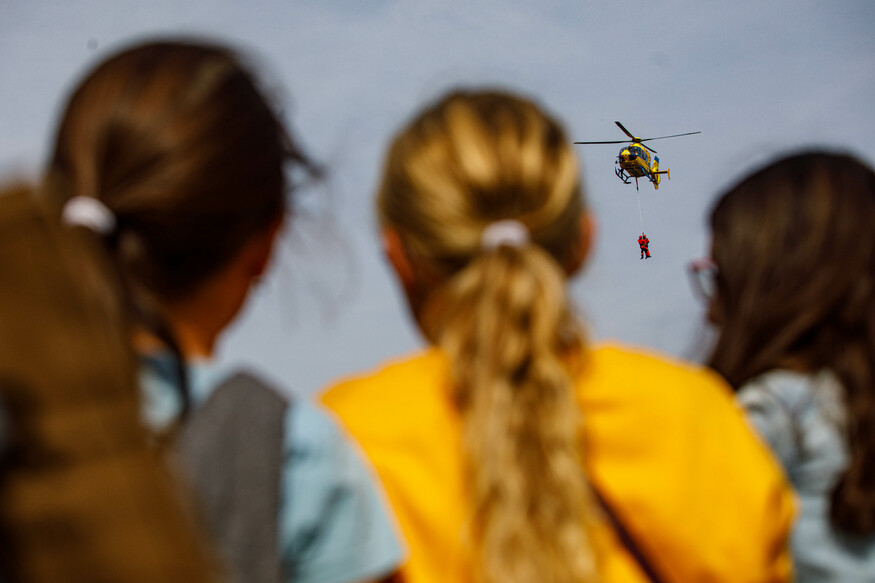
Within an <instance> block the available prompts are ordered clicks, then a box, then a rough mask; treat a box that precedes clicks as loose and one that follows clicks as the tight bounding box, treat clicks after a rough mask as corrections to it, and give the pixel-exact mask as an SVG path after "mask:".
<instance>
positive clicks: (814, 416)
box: [709, 152, 875, 583]
mask: <svg viewBox="0 0 875 583" xmlns="http://www.w3.org/2000/svg"><path fill="white" fill-rule="evenodd" d="M711 229H712V236H713V239H712V253H713V258H714V265H715V266H716V279H715V282H716V288H715V289H716V291H715V293H714V295H713V297H712V298H711V305H710V308H709V314H710V317H711V319H712V320H713V321H714V323H715V324H716V325H717V326H718V328H719V330H720V334H719V337H718V340H717V344H716V346H715V348H714V351H713V354H712V355H711V358H710V364H711V366H713V367H714V368H715V369H716V370H717V371H718V372H720V373H721V374H722V375H723V376H725V377H726V379H727V380H728V381H729V382H730V383H731V384H732V386H733V387H736V389H737V390H738V399H739V401H740V402H741V404H742V405H743V406H744V407H745V409H746V410H747V412H748V415H749V416H750V419H751V421H752V422H753V425H754V426H755V427H756V428H757V429H758V430H759V432H760V434H761V435H762V436H763V438H764V439H765V441H766V442H767V443H768V444H769V445H770V446H771V447H772V449H773V450H774V451H775V454H776V455H777V456H778V458H779V459H780V461H781V463H782V464H783V466H784V469H785V470H786V472H787V476H788V477H789V478H790V480H791V481H792V483H793V486H794V487H795V489H796V492H797V493H798V495H799V499H800V502H801V513H800V516H799V519H798V521H797V522H796V524H795V527H794V530H793V536H792V549H793V553H794V557H795V563H796V571H797V576H798V580H799V581H800V583H807V582H813V581H855V582H860V583H864V582H872V581H875V310H873V305H875V244H873V243H872V240H871V239H870V238H869V234H870V233H872V231H873V229H875V173H873V171H872V169H871V168H869V167H867V166H866V165H864V164H863V163H861V162H860V161H859V160H856V159H854V158H852V157H850V156H847V155H842V154H832V153H827V152H803V153H799V154H794V155H791V156H787V157H784V158H781V159H779V160H777V161H775V162H773V163H771V164H769V165H768V166H766V167H764V168H761V169H760V170H758V171H756V172H754V173H752V174H751V175H749V176H747V177H745V178H744V179H743V180H741V181H740V182H739V183H738V184H737V185H735V186H734V187H732V188H731V189H729V191H727V192H726V193H725V194H724V195H723V196H722V197H721V198H720V199H719V201H718V202H717V205H716V206H715V208H714V210H713V212H712V214H711ZM800 233H804V234H805V235H804V236H800Z"/></svg>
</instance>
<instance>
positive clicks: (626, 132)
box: [614, 121, 638, 142]
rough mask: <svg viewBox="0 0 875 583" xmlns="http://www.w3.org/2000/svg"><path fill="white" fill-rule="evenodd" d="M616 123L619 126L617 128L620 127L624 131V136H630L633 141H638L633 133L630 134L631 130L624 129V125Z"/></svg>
mask: <svg viewBox="0 0 875 583" xmlns="http://www.w3.org/2000/svg"><path fill="white" fill-rule="evenodd" d="M614 123H615V124H617V127H619V128H620V129H621V130H623V133H624V134H626V135H627V136H629V137H630V138H631V139H632V140H634V141H636V142H637V141H638V138H636V137H635V136H633V135H632V134H631V133H629V130H627V129H626V128H624V127H623V124H621V123H620V122H618V121H615V122H614Z"/></svg>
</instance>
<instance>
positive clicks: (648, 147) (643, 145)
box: [638, 140, 659, 154]
mask: <svg viewBox="0 0 875 583" xmlns="http://www.w3.org/2000/svg"><path fill="white" fill-rule="evenodd" d="M642 141H644V140H642ZM638 143H639V144H641V142H638ZM641 147H642V148H647V149H648V150H650V151H651V152H653V153H654V154H659V152H657V151H656V150H654V149H653V148H651V147H650V146H648V145H647V144H641Z"/></svg>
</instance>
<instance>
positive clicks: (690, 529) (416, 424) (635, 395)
mask: <svg viewBox="0 0 875 583" xmlns="http://www.w3.org/2000/svg"><path fill="white" fill-rule="evenodd" d="M446 387H447V383H446V362H445V360H444V358H443V356H442V355H441V354H440V353H439V352H438V351H436V350H428V351H426V352H424V353H422V354H419V355H415V356H413V357H410V358H408V359H406V360H403V361H399V362H396V363H392V364H390V365H388V366H386V367H385V368H383V369H381V370H378V371H377V372H374V373H372V374H369V375H367V376H362V377H358V378H354V379H351V380H347V381H345V382H342V383H340V384H339V385H337V386H335V387H333V388H331V389H329V390H328V391H327V392H326V393H324V394H323V396H322V400H323V402H324V403H325V405H327V406H328V407H329V408H330V409H332V410H333V411H334V412H335V413H336V414H337V416H338V417H339V418H340V421H341V422H342V423H343V424H344V425H345V426H346V428H347V429H348V430H349V432H350V433H351V434H352V435H353V436H354V437H355V438H356V439H357V440H358V441H359V443H360V444H361V445H362V448H363V449H364V451H365V452H366V454H367V455H368V456H369V458H370V460H371V462H372V463H373V465H374V467H375V468H376V471H377V473H378V474H379V476H380V479H381V481H382V483H383V486H384V487H385V490H386V493H387V495H388V497H389V500H390V502H391V504H392V506H393V508H394V511H395V514H396V516H397V518H398V521H399V524H400V527H401V530H402V532H403V534H404V537H405V539H406V541H407V544H408V546H409V550H410V557H409V560H408V562H407V563H406V564H405V566H404V567H403V569H402V573H403V575H404V578H405V579H404V580H405V582H406V583H447V582H466V581H470V580H471V577H470V575H469V573H470V571H471V567H470V555H469V551H468V549H467V547H466V545H465V542H464V533H465V527H466V521H467V518H468V508H467V497H466V490H465V487H464V475H463V458H462V456H463V453H462V448H461V427H460V422H461V420H460V417H459V414H458V412H457V411H456V409H455V408H454V407H453V404H452V402H451V400H450V396H449V394H448V391H447V390H446ZM577 387H578V395H579V400H580V406H581V410H582V415H583V423H584V432H583V435H584V455H585V457H586V466H587V468H586V470H587V473H588V476H589V478H590V481H591V482H592V483H593V485H594V486H595V487H596V489H597V490H598V491H599V492H600V493H601V494H602V496H603V497H604V498H605V499H606V500H607V502H608V503H609V504H610V506H611V507H612V509H613V510H614V512H615V513H616V514H617V515H618V516H619V518H620V520H621V521H622V522H623V524H624V526H625V528H626V529H627V530H628V531H629V532H630V534H631V535H632V537H633V538H634V539H635V542H636V544H637V545H638V546H639V548H640V549H641V550H642V551H643V553H644V554H645V555H646V556H647V559H648V561H650V563H651V564H652V566H653V567H654V568H655V569H656V570H657V572H658V573H659V574H660V575H661V576H662V578H663V579H665V580H666V581H667V582H669V581H671V582H676V583H691V582H710V581H731V582H733V583H745V582H767V581H768V582H771V581H787V580H789V579H790V571H791V568H790V557H789V554H788V550H787V536H788V531H789V528H790V523H791V521H792V518H793V513H794V510H793V499H792V494H791V492H790V490H789V487H788V486H787V484H786V482H785V480H784V478H783V475H782V473H781V471H780V470H779V468H778V466H777V465H776V463H775V462H774V461H773V459H772V457H771V455H770V453H769V452H768V451H767V450H766V449H765V448H764V446H763V445H762V444H761V443H760V442H759V441H758V440H757V438H756V437H755V436H754V434H753V433H752V432H751V431H750V429H749V428H748V426H747V424H746V422H745V420H744V418H743V415H742V412H741V411H740V409H739V408H738V407H737V406H736V405H735V403H734V401H733V398H732V395H731V394H730V391H729V389H728V387H727V386H726V385H725V384H723V383H722V381H721V380H719V378H718V377H717V376H716V375H714V374H713V373H710V372H708V371H707V370H704V369H701V368H697V367H694V366H692V365H686V364H682V363H679V362H671V361H669V360H668V359H666V358H664V357H657V356H653V355H647V354H645V353H642V352H634V351H630V350H629V349H625V348H621V347H617V346H606V347H602V348H598V349H594V350H591V351H589V352H588V354H587V357H586V360H585V366H584V367H583V370H582V373H581V376H580V378H579V379H578V383H577ZM602 569H603V571H602V574H603V580H604V581H610V582H613V581H623V582H625V581H630V582H637V581H642V582H643V581H646V577H645V576H644V575H643V574H642V573H641V571H640V569H639V568H638V566H637V563H636V562H635V560H634V559H633V558H632V557H631V556H630V555H629V554H628V553H627V552H626V550H625V549H624V548H623V547H622V545H621V544H620V543H619V542H618V541H617V539H616V538H614V537H613V536H611V537H610V538H609V541H608V546H607V547H606V549H605V550H604V557H603V565H602Z"/></svg>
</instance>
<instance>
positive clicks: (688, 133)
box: [641, 132, 702, 142]
mask: <svg viewBox="0 0 875 583" xmlns="http://www.w3.org/2000/svg"><path fill="white" fill-rule="evenodd" d="M701 133H702V132H687V133H685V134H672V135H670V136H659V137H658V138H644V139H643V140H641V141H642V142H649V141H650V140H664V139H665V138H677V137H680V136H692V135H693V134H701Z"/></svg>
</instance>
